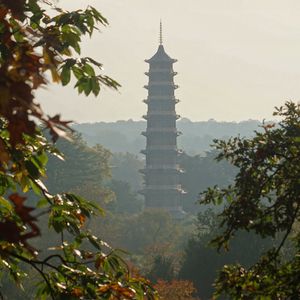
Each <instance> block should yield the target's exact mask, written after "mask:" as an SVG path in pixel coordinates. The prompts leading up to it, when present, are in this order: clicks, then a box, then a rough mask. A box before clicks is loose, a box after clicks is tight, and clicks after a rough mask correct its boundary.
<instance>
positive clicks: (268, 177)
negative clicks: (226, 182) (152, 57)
mask: <svg viewBox="0 0 300 300" xmlns="http://www.w3.org/2000/svg"><path fill="white" fill-rule="evenodd" d="M274 115H275V116H279V117H281V121H280V122H279V123H278V124H264V125H263V129H264V131H263V132H261V133H258V132H256V135H255V136H254V137H253V138H251V139H242V138H239V137H236V138H231V139H230V140H229V141H227V142H225V141H216V147H217V149H218V150H220V151H221V153H220V154H219V156H218V160H221V159H226V160H228V161H229V162H231V163H232V164H233V165H234V166H236V167H237V168H239V171H238V174H237V176H236V178H235V182H234V184H233V185H232V186H229V187H228V188H225V189H218V188H210V189H208V190H207V191H206V192H205V193H204V194H203V199H202V203H214V204H219V203H224V205H225V207H224V210H223V211H222V213H221V214H220V216H219V217H220V220H221V228H222V229H223V230H222V233H221V234H219V235H218V236H217V237H216V238H215V239H214V240H213V244H214V245H216V246H217V247H218V249H221V248H222V247H225V248H228V247H229V242H230V241H231V240H232V239H233V238H234V236H236V235H237V233H238V232H239V231H247V232H255V233H256V234H258V235H260V236H261V237H272V238H276V240H277V244H276V245H275V246H274V247H273V248H270V249H269V251H267V252H266V253H265V254H264V255H262V256H261V257H260V258H259V260H258V261H257V262H256V263H255V264H253V265H252V266H250V267H248V268H247V267H244V266H242V265H240V264H237V265H225V266H224V267H223V269H222V270H221V271H220V273H219V275H218V278H217V280H216V283H215V287H216V292H215V296H216V297H219V296H220V295H221V294H222V293H224V294H227V295H228V296H229V297H230V299H299V297H300V281H299V276H300V232H299V219H300V182H299V178H300V106H299V105H297V104H295V103H293V102H287V103H286V104H285V105H284V106H283V107H280V108H276V111H275V113H274ZM289 239H291V243H292V248H290V247H289V249H290V250H289V255H286V253H284V247H285V245H286V244H287V242H288V241H289Z"/></svg>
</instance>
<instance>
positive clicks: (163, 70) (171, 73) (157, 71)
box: [145, 69, 178, 76]
mask: <svg viewBox="0 0 300 300" xmlns="http://www.w3.org/2000/svg"><path fill="white" fill-rule="evenodd" d="M157 73H165V74H170V75H171V76H176V75H177V74H178V73H177V72H174V71H170V69H153V70H151V71H149V72H145V75H147V76H149V75H151V74H157Z"/></svg>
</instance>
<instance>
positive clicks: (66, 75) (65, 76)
mask: <svg viewBox="0 0 300 300" xmlns="http://www.w3.org/2000/svg"><path fill="white" fill-rule="evenodd" d="M73 72H74V71H73ZM60 79H61V82H62V85H64V86H65V85H67V84H68V83H69V82H70V80H71V70H70V67H69V66H67V65H64V66H63V68H62V71H61V74H60Z"/></svg>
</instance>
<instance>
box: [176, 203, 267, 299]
mask: <svg viewBox="0 0 300 300" xmlns="http://www.w3.org/2000/svg"><path fill="white" fill-rule="evenodd" d="M218 226H219V220H218V217H217V213H216V212H215V211H213V210H211V209H209V210H207V211H205V212H202V213H199V214H198V220H197V231H196V233H195V235H194V236H193V237H191V238H190V240H189V241H188V244H187V245H186V247H185V253H184V256H183V259H182V263H181V266H180V270H179V274H178V278H180V279H182V280H189V281H191V282H193V284H194V286H195V287H196V288H197V290H198V296H199V297H200V298H201V299H210V298H211V295H212V293H213V283H214V279H215V278H216V276H217V274H218V271H219V270H220V269H221V268H222V267H223V266H224V265H226V264H233V263H240V264H243V265H245V266H247V267H249V266H251V265H252V264H253V263H255V261H256V260H257V259H258V258H259V256H260V255H261V254H262V253H263V251H264V250H266V249H268V247H271V246H272V245H273V240H272V239H262V238H260V237H259V236H257V235H256V234H249V233H247V232H239V233H238V234H237V236H236V238H235V239H234V240H233V241H232V244H231V247H230V251H229V252H224V251H222V252H221V253H217V252H216V251H215V249H213V247H211V246H209V241H210V240H211V239H212V238H213V237H214V236H215V235H217V234H218V233H219V230H218Z"/></svg>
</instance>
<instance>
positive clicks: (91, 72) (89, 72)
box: [83, 64, 96, 76]
mask: <svg viewBox="0 0 300 300" xmlns="http://www.w3.org/2000/svg"><path fill="white" fill-rule="evenodd" d="M83 70H84V72H85V73H86V74H87V75H89V76H95V75H96V74H95V71H94V68H93V67H92V66H91V65H89V64H85V65H84V66H83Z"/></svg>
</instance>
